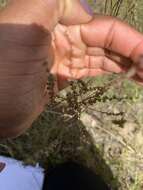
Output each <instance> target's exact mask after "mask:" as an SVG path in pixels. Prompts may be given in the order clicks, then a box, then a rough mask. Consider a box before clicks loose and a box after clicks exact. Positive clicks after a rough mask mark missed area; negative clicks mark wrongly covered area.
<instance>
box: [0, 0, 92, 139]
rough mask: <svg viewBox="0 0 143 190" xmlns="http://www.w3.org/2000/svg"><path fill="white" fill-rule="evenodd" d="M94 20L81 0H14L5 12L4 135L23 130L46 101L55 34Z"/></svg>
mask: <svg viewBox="0 0 143 190" xmlns="http://www.w3.org/2000/svg"><path fill="white" fill-rule="evenodd" d="M81 1H82V3H84V5H85V1H84V0H81ZM86 9H87V7H86ZM88 11H89V9H88ZM91 18H92V17H91V15H89V14H88V13H87V12H86V11H85V9H83V6H82V4H81V3H80V1H79V0H72V1H71V0H18V1H17V0H11V1H10V3H9V5H8V6H7V8H6V9H4V10H3V11H1V12H0V50H1V51H0V75H1V76H0V86H1V88H0V137H14V136H17V135H19V134H21V133H22V132H23V131H25V129H27V128H29V127H30V126H31V125H32V123H33V121H34V120H35V119H36V118H37V117H38V115H39V114H40V113H41V112H42V111H43V110H44V107H45V104H47V99H48V93H47V90H46V83H47V65H45V61H46V60H47V59H48V61H49V60H51V62H52V55H53V53H54V52H53V51H52V49H51V34H50V32H51V31H53V29H54V27H55V26H56V25H57V23H58V22H60V23H62V24H65V25H71V24H77V23H78V24H79V23H86V22H88V21H90V20H91Z"/></svg>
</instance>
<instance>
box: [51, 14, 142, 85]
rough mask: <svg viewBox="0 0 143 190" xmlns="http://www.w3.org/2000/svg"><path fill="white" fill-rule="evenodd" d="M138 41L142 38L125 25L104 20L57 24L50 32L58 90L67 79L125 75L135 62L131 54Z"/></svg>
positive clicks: (53, 68)
mask: <svg viewBox="0 0 143 190" xmlns="http://www.w3.org/2000/svg"><path fill="white" fill-rule="evenodd" d="M120 28H122V33H120V31H119V29H120ZM125 31H126V35H127V34H130V35H132V36H133V37H134V36H135V37H134V38H133V39H132V41H133V42H132V43H128V42H129V39H128V38H125V34H124V32H125ZM137 38H139V39H138V40H137ZM140 38H142V35H141V34H140V33H138V32H136V31H135V30H134V29H132V28H131V27H129V26H128V25H126V24H123V23H121V22H120V21H117V20H116V21H114V19H110V18H106V17H103V18H97V19H94V20H93V21H91V22H90V23H88V24H86V25H76V26H64V25H61V24H58V25H57V26H56V28H55V30H54V32H53V48H54V54H55V62H54V65H53V67H52V73H54V74H56V75H57V76H58V81H59V84H60V88H61V87H63V86H64V85H65V82H66V81H67V80H68V79H79V78H82V77H86V76H96V75H100V74H105V73H113V72H114V73H119V72H123V71H126V70H127V69H128V68H130V66H131V64H132V62H133V61H134V60H133V59H132V55H131V52H133V49H134V48H135V47H136V46H137V45H138V43H139V41H140V40H141V39H140ZM121 39H122V41H121Z"/></svg>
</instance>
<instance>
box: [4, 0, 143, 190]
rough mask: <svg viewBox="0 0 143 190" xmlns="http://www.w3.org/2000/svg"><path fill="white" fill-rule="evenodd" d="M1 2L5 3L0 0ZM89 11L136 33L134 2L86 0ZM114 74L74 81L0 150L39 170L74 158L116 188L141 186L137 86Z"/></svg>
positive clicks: (142, 132) (142, 103)
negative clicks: (116, 20)
mask: <svg viewBox="0 0 143 190" xmlns="http://www.w3.org/2000/svg"><path fill="white" fill-rule="evenodd" d="M0 2H1V3H2V5H3V6H5V1H2V0H1V1H0ZM90 3H91V5H92V6H93V7H94V8H95V12H101V13H104V14H110V15H113V16H117V17H120V18H121V19H124V20H126V21H128V22H129V23H130V24H132V25H134V26H135V27H136V28H138V29H139V30H140V31H142V29H143V26H142V24H141V23H142V18H143V15H142V11H141V4H142V2H141V1H140V0H136V1H135V0H104V1H103V0H97V4H96V5H95V4H94V2H93V1H92V0H90ZM118 77H119V76H116V75H111V76H104V77H96V78H88V79H85V80H82V81H75V82H72V83H71V84H70V86H69V87H68V88H67V89H65V90H63V91H62V92H61V93H60V94H59V95H58V96H57V97H56V99H55V100H54V101H53V102H52V103H51V105H48V106H47V110H46V111H45V112H44V113H43V114H42V115H41V116H40V118H39V119H38V120H37V121H36V122H35V123H34V125H33V127H32V128H31V129H30V130H29V131H27V132H26V133H25V134H23V135H22V136H21V137H18V138H17V139H14V140H10V139H8V140H6V141H1V142H0V153H1V154H2V155H6V156H11V157H13V158H16V159H19V160H23V161H24V163H25V164H35V163H37V162H39V163H40V164H41V165H42V166H43V167H44V168H47V167H48V166H49V165H51V164H52V165H55V164H56V163H61V162H64V161H66V160H75V161H77V162H80V163H83V164H85V165H87V166H88V167H90V168H92V169H93V170H95V171H96V172H97V173H99V174H101V175H102V176H103V177H104V179H105V180H106V181H107V182H108V183H109V184H110V185H111V186H112V188H113V189H118V190H142V189H143V89H142V87H141V86H138V85H136V84H135V83H134V82H132V81H128V80H125V81H123V82H122V84H120V86H117V85H116V81H117V80H118Z"/></svg>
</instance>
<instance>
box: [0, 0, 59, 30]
mask: <svg viewBox="0 0 143 190" xmlns="http://www.w3.org/2000/svg"><path fill="white" fill-rule="evenodd" d="M58 2H61V1H57V0H52V1H51V0H18V1H17V0H11V1H10V3H9V4H8V6H7V7H6V8H5V9H4V10H3V11H2V12H1V13H0V23H11V24H26V25H29V24H33V23H34V24H38V25H40V26H44V27H45V28H46V29H49V30H51V29H52V28H53V27H54V25H55V24H56V23H57V22H58V19H59V18H60V14H61V13H60V12H61V10H60V9H62V7H61V5H62V4H60V3H58Z"/></svg>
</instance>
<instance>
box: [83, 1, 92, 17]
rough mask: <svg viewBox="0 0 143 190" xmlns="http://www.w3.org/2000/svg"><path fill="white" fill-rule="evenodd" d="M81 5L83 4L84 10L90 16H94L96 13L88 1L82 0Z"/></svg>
mask: <svg viewBox="0 0 143 190" xmlns="http://www.w3.org/2000/svg"><path fill="white" fill-rule="evenodd" d="M80 3H81V4H82V6H83V8H84V9H85V11H86V12H87V13H88V14H90V15H93V13H94V11H93V9H92V8H91V6H90V5H89V4H88V3H87V0H80Z"/></svg>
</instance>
